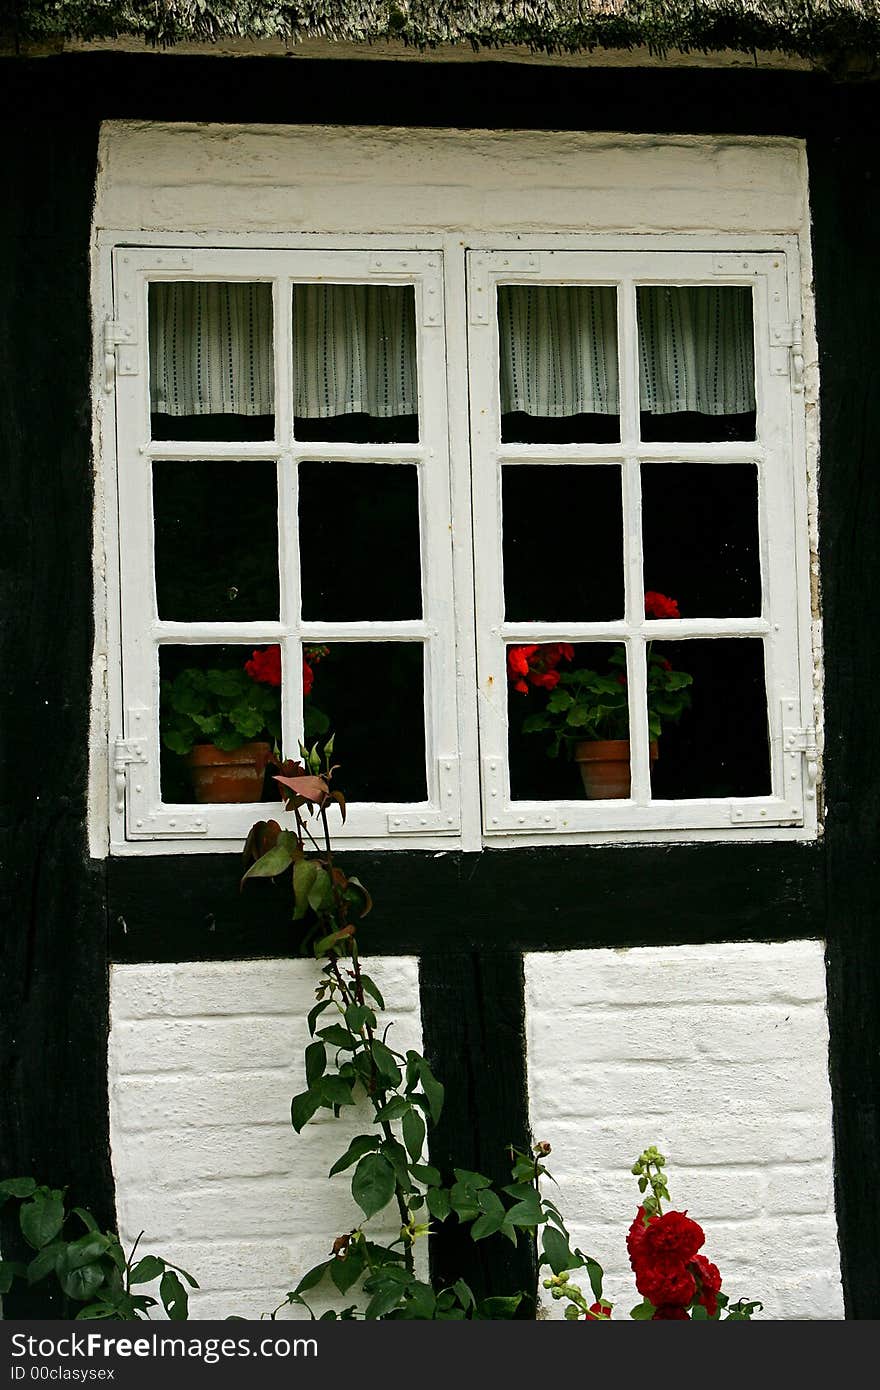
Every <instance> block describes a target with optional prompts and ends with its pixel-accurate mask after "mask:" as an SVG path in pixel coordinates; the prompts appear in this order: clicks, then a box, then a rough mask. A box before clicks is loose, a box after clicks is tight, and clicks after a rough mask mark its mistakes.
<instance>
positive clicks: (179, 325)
mask: <svg viewBox="0 0 880 1390" xmlns="http://www.w3.org/2000/svg"><path fill="white" fill-rule="evenodd" d="M149 318H150V420H151V431H152V436H153V438H154V439H189V440H207V439H214V440H250V439H272V437H273V436H274V433H275V419H274V415H275V404H274V393H275V366H274V352H273V345H272V286H271V285H268V284H224V283H222V282H215V281H211V282H204V283H203V282H195V281H181V282H176V281H169V282H166V281H155V282H154V283H153V284H151V285H150V290H149Z"/></svg>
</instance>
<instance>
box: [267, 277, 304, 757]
mask: <svg viewBox="0 0 880 1390" xmlns="http://www.w3.org/2000/svg"><path fill="white" fill-rule="evenodd" d="M274 295H275V314H274V324H275V437H276V439H277V440H279V441H280V443H281V450H282V452H281V455H280V457H279V459H278V576H279V583H278V591H279V597H280V603H281V607H280V616H281V634H282V635H281V654H282V681H283V684H282V693H283V698H282V701H281V746H282V751H283V753H284V755H285V756H286V757H291V756H293V755H294V754H295V753H296V750H297V748H298V746H299V741H300V739H301V738H302V733H303V705H302V701H303V692H302V652H301V648H300V640H299V623H300V563H299V473H298V469H297V458H296V455H295V453H294V452H293V451H292V449H291V441H292V438H293V399H292V396H293V370H292V364H291V346H292V344H291V335H292V321H293V320H292V305H291V286H290V281H289V280H288V279H286V278H282V277H279V278H278V279H277V280H276V281H275V283H274Z"/></svg>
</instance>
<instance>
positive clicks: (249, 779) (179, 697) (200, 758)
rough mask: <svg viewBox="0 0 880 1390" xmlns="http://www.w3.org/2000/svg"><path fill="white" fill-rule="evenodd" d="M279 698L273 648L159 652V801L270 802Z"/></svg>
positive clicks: (166, 649)
mask: <svg viewBox="0 0 880 1390" xmlns="http://www.w3.org/2000/svg"><path fill="white" fill-rule="evenodd" d="M281 695H282V690H281V651H280V648H279V647H277V646H268V647H260V648H257V649H254V647H253V645H252V644H248V645H247V646H245V645H231V644H230V645H224V646H198V647H195V646H192V647H184V646H162V647H160V648H159V732H160V746H161V766H160V775H161V785H162V800H163V801H166V802H179V801H190V802H191V801H205V802H221V801H223V802H225V801H236V802H238V801H260V800H264V799H265V800H275V799H276V791H275V784H274V783H273V782H271V781H270V780H269V778H268V774H267V772H266V762H267V759H268V758H269V756H270V754H271V753H272V751H273V748H274V746H275V744H276V743H277V742H279V741H280V738H281Z"/></svg>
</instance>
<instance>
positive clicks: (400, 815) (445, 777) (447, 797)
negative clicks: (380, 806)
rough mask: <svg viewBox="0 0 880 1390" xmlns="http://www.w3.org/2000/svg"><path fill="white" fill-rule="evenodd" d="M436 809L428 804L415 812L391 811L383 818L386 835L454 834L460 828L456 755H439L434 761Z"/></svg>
mask: <svg viewBox="0 0 880 1390" xmlns="http://www.w3.org/2000/svg"><path fill="white" fill-rule="evenodd" d="M437 787H438V792H439V800H440V805H439V809H438V808H436V807H434V806H430V807H427V808H426V809H425V810H423V811H422V810H419V811H391V812H389V814H388V816H387V817H386V825H387V829H388V834H389V835H419V834H425V835H455V834H457V833H458V832H459V831H460V830H461V805H460V800H461V797H460V789H459V779H458V758H453V757H451V756H450V757H448V758H439V759H438V762H437Z"/></svg>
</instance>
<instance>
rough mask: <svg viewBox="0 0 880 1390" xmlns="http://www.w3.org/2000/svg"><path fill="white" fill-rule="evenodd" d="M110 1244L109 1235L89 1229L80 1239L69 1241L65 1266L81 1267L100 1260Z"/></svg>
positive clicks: (70, 1267)
mask: <svg viewBox="0 0 880 1390" xmlns="http://www.w3.org/2000/svg"><path fill="white" fill-rule="evenodd" d="M109 1244H110V1241H109V1239H108V1237H107V1236H105V1235H102V1234H101V1232H100V1231H88V1232H87V1233H86V1234H85V1235H84V1236H80V1237H79V1239H78V1240H72V1241H70V1242H69V1244H68V1246H67V1253H66V1255H65V1257H64V1265H65V1268H66V1269H80V1268H81V1267H82V1266H83V1265H88V1264H91V1263H92V1262H93V1261H94V1260H99V1259H100V1258H101V1256H102V1255H103V1254H104V1253H105V1251H106V1249H107V1246H108V1245H109Z"/></svg>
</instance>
